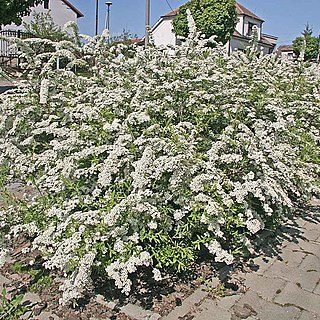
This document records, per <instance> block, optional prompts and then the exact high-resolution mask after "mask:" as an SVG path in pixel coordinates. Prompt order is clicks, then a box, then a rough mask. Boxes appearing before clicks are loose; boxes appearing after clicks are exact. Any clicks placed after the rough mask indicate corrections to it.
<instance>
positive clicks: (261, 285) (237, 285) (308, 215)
mask: <svg viewBox="0 0 320 320" xmlns="http://www.w3.org/2000/svg"><path fill="white" fill-rule="evenodd" d="M19 192H22V191H21V190H20V189H19V188H18V189H17V195H19ZM23 192H24V191H23ZM29 245H30V243H28V242H24V241H23V239H22V242H21V243H20V244H19V246H18V248H17V249H16V250H15V252H14V253H13V255H14V256H15V258H16V257H20V260H21V261H22V262H28V261H30V260H32V259H34V256H32V255H37V252H33V253H32V255H30V254H22V248H23V247H26V246H29ZM256 247H257V248H258V249H257V252H256V257H252V258H251V259H248V260H246V261H241V263H239V264H237V265H236V266H232V267H223V268H221V269H220V270H219V272H218V273H215V274H212V272H211V269H210V265H205V264H204V265H201V266H200V268H199V270H198V272H197V274H198V278H196V279H194V280H192V281H191V280H190V282H189V283H188V282H187V281H184V282H183V281H182V282H181V283H179V281H177V282H176V283H175V284H170V283H168V282H167V283H166V284H163V285H162V286H161V287H159V288H157V287H154V288H153V290H151V291H153V292H154V291H155V292H157V293H158V294H157V295H154V296H153V297H148V295H149V292H151V291H148V289H145V288H143V287H140V289H139V286H138V287H137V291H139V290H140V291H139V292H136V294H135V295H134V296H135V297H136V298H135V299H131V300H126V301H125V303H124V301H121V299H119V298H114V299H113V300H112V299H111V300H110V299H107V300H109V301H107V300H106V295H104V296H103V295H102V294H103V292H102V294H99V295H96V296H94V297H91V300H90V301H89V302H87V303H86V304H85V306H84V307H82V308H78V309H76V310H72V309H70V308H64V307H61V306H59V304H58V298H59V291H58V287H59V285H60V284H61V283H59V278H56V279H48V278H47V277H46V275H44V274H41V277H40V279H42V280H41V281H42V282H39V281H38V282H34V280H33V279H34V278H32V276H34V274H30V271H25V270H24V269H23V267H21V266H20V265H17V264H16V265H15V267H14V268H12V261H10V259H9V261H8V263H7V264H6V266H5V267H4V268H3V269H2V272H1V274H2V275H0V289H1V290H2V287H3V286H6V287H7V289H8V295H9V296H10V294H11V295H12V296H13V295H14V293H15V292H16V291H17V288H18V289H19V288H20V291H21V288H22V289H23V288H24V287H25V285H26V284H28V288H29V287H30V285H32V284H34V287H33V289H34V290H33V292H27V293H25V295H24V298H23V301H22V303H23V304H25V305H26V307H27V308H28V310H29V311H28V312H27V313H26V314H25V315H24V316H22V317H21V319H30V320H31V319H33V320H46V319H49V320H55V319H57V320H58V319H65V320H87V319H88V320H97V319H117V320H124V319H126V320H156V319H162V320H177V319H179V320H191V319H194V320H209V319H210V320H239V319H248V320H269V319H270V320H276V319H281V320H311V319H320V303H319V302H320V201H318V200H314V201H313V202H312V204H311V206H310V207H309V208H304V209H303V210H302V213H301V214H299V215H298V217H297V218H295V219H293V220H289V221H287V222H285V223H284V224H283V227H281V228H279V230H278V231H277V232H276V233H272V232H268V231H265V232H263V233H262V234H261V235H260V236H259V237H258V238H257V243H256ZM199 275H200V277H199ZM32 281H33V282H32ZM46 282H47V283H46ZM48 283H49V286H48ZM166 289H168V290H166ZM169 289H170V290H169ZM102 291H103V290H102ZM10 292H11V293H10ZM22 292H23V291H22Z"/></svg>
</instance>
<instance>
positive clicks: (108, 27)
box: [106, 1, 112, 34]
mask: <svg viewBox="0 0 320 320" xmlns="http://www.w3.org/2000/svg"><path fill="white" fill-rule="evenodd" d="M106 5H107V17H106V29H107V30H108V31H109V34H110V7H111V6H112V1H107V2H106Z"/></svg>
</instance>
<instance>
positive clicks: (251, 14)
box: [162, 2, 264, 22]
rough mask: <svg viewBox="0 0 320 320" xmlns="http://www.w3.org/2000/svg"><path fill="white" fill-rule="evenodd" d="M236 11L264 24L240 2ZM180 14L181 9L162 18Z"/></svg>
mask: <svg viewBox="0 0 320 320" xmlns="http://www.w3.org/2000/svg"><path fill="white" fill-rule="evenodd" d="M236 10H237V14H238V15H245V16H248V17H251V18H254V19H257V20H260V21H262V22H264V20H263V19H261V18H260V17H258V16H257V15H256V14H254V13H253V12H251V11H250V10H249V9H247V8H245V7H244V6H243V5H241V4H240V3H238V2H237V3H236ZM178 13H179V8H178V9H175V10H173V11H170V12H168V13H167V14H165V15H163V16H162V17H173V16H175V15H177V14H178Z"/></svg>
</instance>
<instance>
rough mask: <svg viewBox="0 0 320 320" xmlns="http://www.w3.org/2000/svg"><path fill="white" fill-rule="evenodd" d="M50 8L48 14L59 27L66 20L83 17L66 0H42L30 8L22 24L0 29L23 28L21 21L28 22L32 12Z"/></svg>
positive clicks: (45, 10)
mask: <svg viewBox="0 0 320 320" xmlns="http://www.w3.org/2000/svg"><path fill="white" fill-rule="evenodd" d="M49 10H50V14H51V16H52V19H53V21H54V23H55V24H56V25H58V26H60V27H63V26H64V25H65V23H67V22H68V21H74V22H77V19H78V18H81V17H83V16H84V15H83V13H82V12H81V11H80V10H79V9H77V8H76V7H75V6H74V5H73V4H72V3H71V2H70V1H68V0H44V1H43V3H42V4H39V5H37V6H36V7H33V8H32V9H31V14H30V15H29V16H25V17H23V18H22V25H20V26H17V25H15V24H10V25H6V26H2V28H1V29H2V30H14V31H15V30H23V23H30V22H31V20H32V14H33V13H40V12H47V11H49Z"/></svg>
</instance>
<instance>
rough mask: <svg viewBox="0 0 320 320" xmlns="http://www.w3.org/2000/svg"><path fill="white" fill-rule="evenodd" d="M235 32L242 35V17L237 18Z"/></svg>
mask: <svg viewBox="0 0 320 320" xmlns="http://www.w3.org/2000/svg"><path fill="white" fill-rule="evenodd" d="M236 30H237V31H238V32H239V33H240V34H242V35H243V16H238V23H237V25H236Z"/></svg>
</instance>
